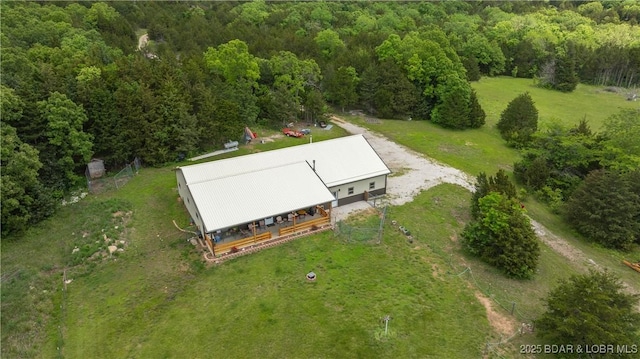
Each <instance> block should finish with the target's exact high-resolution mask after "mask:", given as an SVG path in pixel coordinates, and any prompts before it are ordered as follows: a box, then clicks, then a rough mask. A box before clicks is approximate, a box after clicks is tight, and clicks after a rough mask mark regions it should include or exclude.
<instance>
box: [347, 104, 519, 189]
mask: <svg viewBox="0 0 640 359" xmlns="http://www.w3.org/2000/svg"><path fill="white" fill-rule="evenodd" d="M340 117H342V118H345V119H347V120H349V121H350V122H353V123H355V124H357V125H359V126H362V127H367V128H369V129H371V130H373V131H375V132H379V133H382V134H384V135H385V136H386V137H388V138H389V139H391V140H393V141H395V142H397V143H400V144H402V145H405V146H407V147H409V148H411V149H413V150H414V151H417V152H420V153H423V154H425V155H426V156H428V157H430V158H433V159H436V160H437V161H439V162H441V163H444V164H446V165H449V166H451V167H455V168H457V169H460V170H462V171H464V172H466V173H468V174H469V175H471V176H474V177H475V176H476V175H477V174H478V173H480V172H482V171H484V172H486V173H495V172H496V171H497V170H498V169H500V168H503V169H505V170H510V169H511V168H512V166H513V163H514V162H515V161H517V160H518V159H519V155H518V152H517V151H516V150H514V149H512V148H509V147H507V146H506V144H505V143H504V141H503V140H502V138H501V137H500V134H499V133H498V131H497V130H496V129H495V128H492V127H490V126H484V127H482V128H480V129H476V130H466V131H455V130H448V129H445V128H442V127H439V126H436V125H434V124H432V123H431V122H428V121H400V120H380V121H379V123H375V124H374V123H367V122H365V121H364V119H363V118H361V117H357V116H350V115H347V114H340Z"/></svg>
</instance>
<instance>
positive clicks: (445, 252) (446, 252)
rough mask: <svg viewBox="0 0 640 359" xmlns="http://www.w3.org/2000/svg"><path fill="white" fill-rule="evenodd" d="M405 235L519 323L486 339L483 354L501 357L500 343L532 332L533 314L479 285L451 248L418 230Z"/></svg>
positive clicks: (479, 282) (398, 227)
mask: <svg viewBox="0 0 640 359" xmlns="http://www.w3.org/2000/svg"><path fill="white" fill-rule="evenodd" d="M391 223H392V225H394V227H396V229H399V230H400V231H401V232H402V230H403V229H405V230H406V228H404V227H403V226H402V225H401V224H400V223H397V222H396V221H394V220H392V221H391ZM405 235H406V237H407V242H408V243H413V241H414V240H419V239H421V240H422V241H424V243H426V245H427V246H428V247H429V249H431V251H432V252H433V253H434V254H435V255H436V256H438V257H440V258H441V259H442V260H443V261H444V262H446V263H448V264H449V266H450V267H451V271H452V274H449V276H450V277H452V279H453V277H457V278H461V279H462V278H463V277H465V276H466V277H468V280H469V281H470V282H471V284H472V285H473V286H474V287H475V288H476V289H478V290H479V291H480V292H481V293H482V294H483V295H485V296H486V297H487V298H489V299H490V300H491V301H492V302H494V303H496V304H497V305H499V306H500V307H501V308H503V309H504V310H505V311H507V313H509V314H510V315H511V316H513V317H514V318H515V319H516V320H517V321H518V322H519V323H521V324H520V326H519V327H518V328H517V329H516V330H515V332H514V333H512V334H511V335H510V336H508V337H507V338H500V340H499V341H498V342H489V341H487V342H486V344H485V349H484V354H488V353H491V355H493V356H497V357H499V358H502V357H504V356H503V355H501V354H500V353H498V352H497V351H498V350H501V349H503V348H501V346H502V345H505V344H507V343H509V342H510V341H511V340H512V339H513V338H515V337H517V336H519V335H522V334H524V333H527V332H533V330H534V326H533V316H531V315H528V314H526V313H523V312H522V311H520V309H519V308H518V306H517V302H516V301H514V300H509V299H508V298H507V300H508V301H509V304H508V305H505V304H504V303H503V302H501V301H500V300H498V299H497V298H496V296H495V295H494V294H493V293H491V290H490V287H491V286H490V285H489V286H487V285H481V282H482V280H481V279H478V278H477V277H476V276H475V275H474V273H473V270H472V268H471V267H470V266H469V265H466V264H465V266H464V267H462V266H458V265H456V263H454V260H453V254H454V253H453V251H454V250H453V248H447V246H446V245H444V244H442V243H438V242H437V241H435V240H429V239H428V238H425V237H423V236H421V235H420V233H419V232H414V233H408V231H407V233H405Z"/></svg>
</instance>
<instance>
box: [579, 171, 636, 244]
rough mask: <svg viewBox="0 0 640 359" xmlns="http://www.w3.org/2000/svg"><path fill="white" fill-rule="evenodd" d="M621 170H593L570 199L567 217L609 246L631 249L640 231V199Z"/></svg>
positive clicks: (590, 237)
mask: <svg viewBox="0 0 640 359" xmlns="http://www.w3.org/2000/svg"><path fill="white" fill-rule="evenodd" d="M631 186H632V185H631V184H630V183H629V182H628V181H627V180H626V179H625V177H624V176H623V175H622V174H620V173H618V172H617V171H607V170H597V171H593V172H591V173H589V175H588V176H587V178H586V179H585V180H584V182H583V183H582V184H581V185H580V186H579V187H578V188H577V189H576V190H575V191H574V192H573V194H572V195H571V197H570V198H569V200H568V201H567V203H566V218H567V221H568V222H569V224H570V225H571V226H573V228H575V229H576V230H577V231H578V232H580V233H581V234H582V235H584V236H585V237H587V238H589V239H591V240H593V241H596V242H598V243H600V244H602V245H604V246H605V247H610V248H616V249H622V250H629V249H630V248H631V245H632V243H633V242H634V241H635V240H636V238H635V237H636V236H637V235H638V233H640V228H639V227H640V223H638V222H637V221H636V220H635V219H636V218H638V215H639V213H640V199H639V198H638V194H637V193H635V192H634V190H633V189H632V187H631Z"/></svg>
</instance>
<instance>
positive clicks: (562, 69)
mask: <svg viewBox="0 0 640 359" xmlns="http://www.w3.org/2000/svg"><path fill="white" fill-rule="evenodd" d="M579 81H580V79H579V78H578V75H577V74H576V63H575V61H574V60H573V58H572V57H571V55H569V54H567V55H562V56H559V57H558V58H557V60H556V68H555V83H554V84H553V88H555V89H557V90H559V91H562V92H571V91H573V90H575V89H576V87H577V86H578V82H579Z"/></svg>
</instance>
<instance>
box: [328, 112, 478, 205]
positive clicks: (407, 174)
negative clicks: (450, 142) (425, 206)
mask: <svg viewBox="0 0 640 359" xmlns="http://www.w3.org/2000/svg"><path fill="white" fill-rule="evenodd" d="M332 120H333V122H334V123H335V124H336V125H338V126H340V127H342V128H344V129H345V130H347V131H349V132H350V133H353V134H363V135H364V138H366V139H367V141H369V143H370V144H371V146H372V147H373V149H374V150H376V152H377V153H378V155H380V158H382V160H383V161H384V163H386V164H387V167H389V169H390V170H391V172H392V174H391V176H389V177H388V180H387V195H388V197H389V201H388V202H389V204H391V205H395V206H399V205H402V204H405V203H407V202H411V201H412V200H413V197H415V196H416V195H418V194H419V193H420V191H422V190H426V189H429V188H431V187H433V186H436V185H438V184H440V183H453V184H457V185H460V186H462V187H464V188H466V189H468V190H470V191H472V190H473V185H472V183H473V181H474V179H472V178H470V177H469V176H468V175H467V174H465V173H464V172H462V171H460V170H457V169H455V168H452V167H448V166H444V165H441V164H438V163H436V162H435V161H434V160H432V159H429V158H426V157H424V156H423V155H422V154H420V153H418V152H415V151H413V150H411V149H408V148H406V147H404V146H401V145H399V144H397V143H395V142H393V141H391V140H389V139H388V138H386V137H384V136H381V135H379V134H377V133H373V132H370V131H369V130H367V129H365V128H362V127H359V126H356V125H353V124H351V123H348V122H346V121H343V120H342V119H340V118H339V117H336V116H333V117H332Z"/></svg>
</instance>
